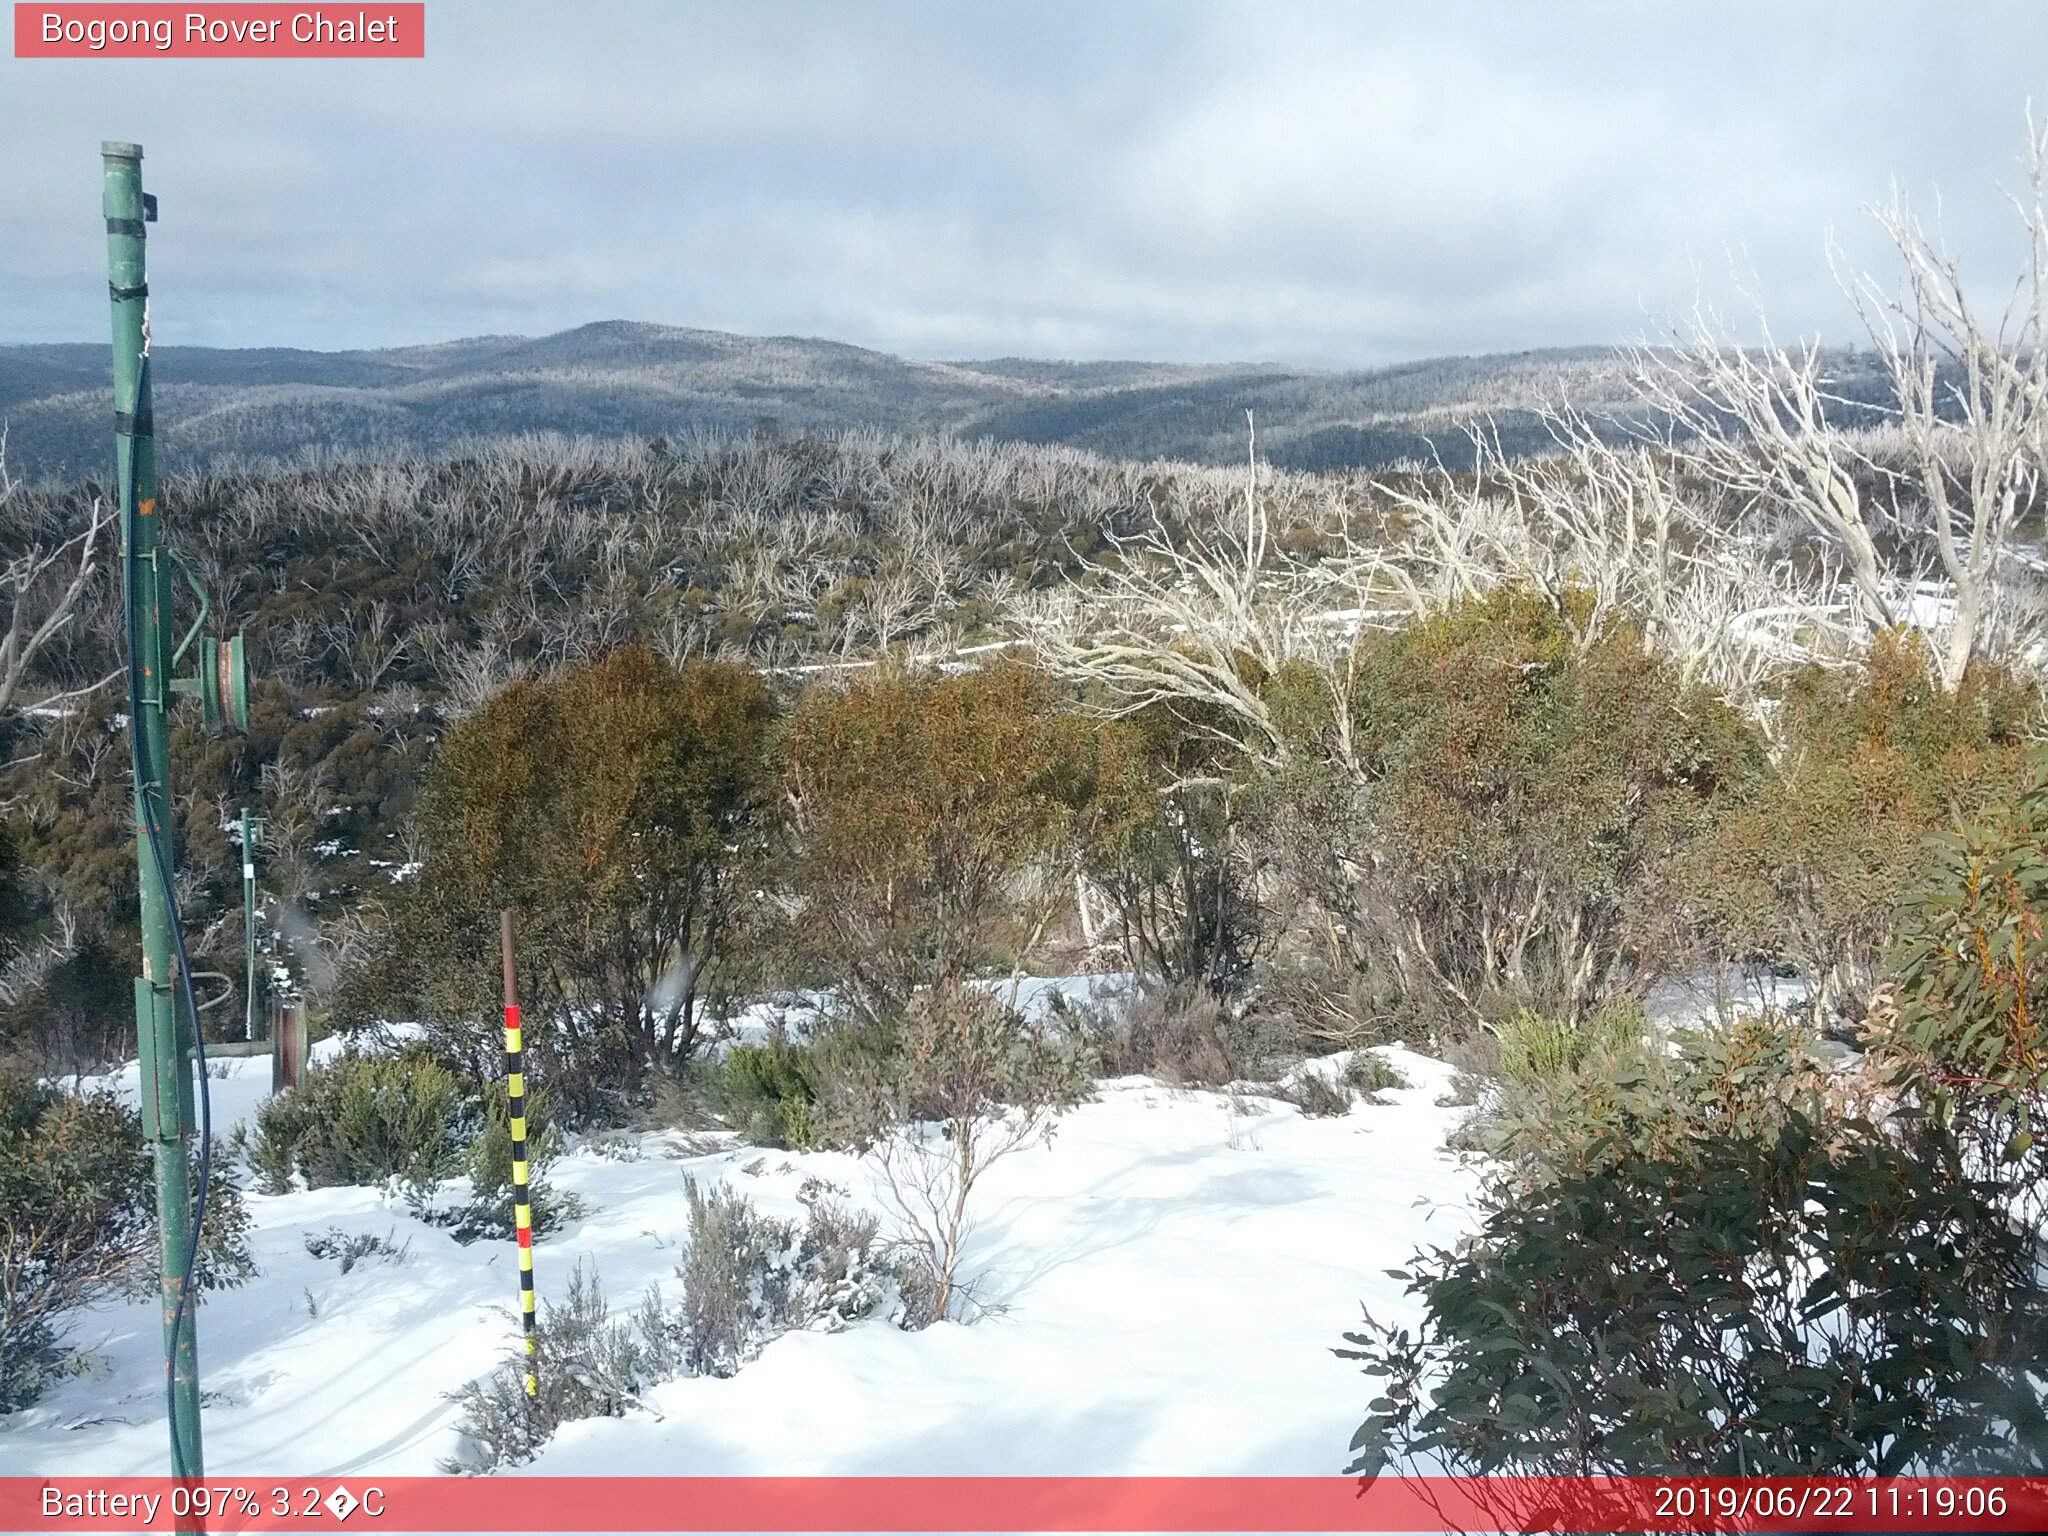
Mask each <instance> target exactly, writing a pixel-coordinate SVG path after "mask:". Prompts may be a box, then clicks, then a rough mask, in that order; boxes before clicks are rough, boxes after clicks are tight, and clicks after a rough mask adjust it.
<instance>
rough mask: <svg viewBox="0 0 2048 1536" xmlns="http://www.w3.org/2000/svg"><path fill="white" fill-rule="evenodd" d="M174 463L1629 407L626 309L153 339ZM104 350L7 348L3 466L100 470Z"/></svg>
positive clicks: (1268, 454) (1602, 378)
mask: <svg viewBox="0 0 2048 1536" xmlns="http://www.w3.org/2000/svg"><path fill="white" fill-rule="evenodd" d="M152 365H153V367H154V375H153V379H154V389H155V406H156V419H157V430H158V434H159V438H160V441H161V448H162V453H163V456H164V459H165V462H166V464H167V466H172V467H180V468H191V467H196V466H199V465H202V464H206V463H211V462H217V461H220V460H222V459H227V458H239V457H254V458H273V457H274V458H290V457H294V456H296V455H298V454H299V453H301V452H302V451H304V450H305V449H308V448H323V449H340V450H344V451H351V450H359V449H366V448H378V447H394V448H412V449H420V450H427V451H433V450H437V449H441V448H445V447H447V446H448V445H450V444H451V443H454V442H456V441H458V440H460V439H462V438H465V437H473V436H497V435H503V434H508V433H521V432H533V431H556V432H566V433H577V434H591V435H596V436H606V437H610V436H622V435H623V436H639V437H648V436H655V435H669V436H673V435H676V434H679V433H686V432H689V431H693V430H705V429H710V430H722V431H750V430H772V431H783V432H813V431H838V430H841V429H846V428H855V427H868V428H877V429H881V430H884V431H890V432H932V433H940V434H948V435H957V436H961V437H970V438H973V437H986V438H997V439H1004V440H1015V441H1022V442H1031V443H1065V444H1071V445H1073V446H1076V447H1081V448H1088V449H1092V450H1094V451H1096V452H1099V453H1103V454H1107V455H1110V456H1113V457H1122V458H1144V459H1150V458H1179V459H1188V460H1193V461H1196V462H1208V463H1223V462H1230V461H1233V460H1235V459H1237V458H1238V457H1240V456H1241V455H1242V454H1243V453H1244V439H1245V421H1244V413H1245V411H1246V410H1248V409H1249V410H1252V411H1254V412H1256V414H1257V419H1258V427H1259V445H1260V450H1261V454H1262V456H1263V457H1265V458H1268V459H1269V460H1271V461H1272V462H1274V463H1276V464H1279V465H1282V466H1284V467H1290V468H1300V469H1339V468H1349V467H1356V466H1375V465H1381V464H1386V463H1389V462H1391V461H1394V460H1397V459H1402V458H1414V457H1418V456H1421V455H1423V454H1425V453H1427V452H1428V451H1429V444H1430V442H1431V441H1432V440H1435V441H1437V442H1438V443H1440V444H1441V445H1442V446H1443V447H1444V448H1445V450H1446V451H1447V453H1448V454H1450V455H1453V456H1454V455H1455V454H1456V452H1457V450H1458V448H1459V447H1460V445H1461V444H1462V442H1463V430H1462V429H1463V428H1464V427H1465V426H1466V425H1467V424H1469V423H1471V422H1473V421H1476V420H1479V419H1481V418H1482V417H1485V416H1487V415H1489V414H1491V415H1492V416H1493V417H1494V419H1495V420H1496V423H1497V424H1498V425H1499V427H1500V428H1501V430H1502V432H1503V435H1504V437H1505V438H1506V439H1507V441H1508V442H1509V444H1510V446H1528V445H1529V444H1531V443H1533V442H1534V441H1535V438H1534V436H1533V434H1534V433H1535V431H1536V424H1535V419H1534V415H1533V412H1534V409H1535V408H1536V407H1537V406H1539V405H1540V404H1542V403H1544V402H1546V401H1553V400H1556V399H1557V398H1559V397H1561V396H1563V395H1566V394H1568V395H1569V397H1570V398H1571V399H1572V401H1573V402H1574V403H1575V404H1577V405H1579V406H1581V407H1587V408H1603V407H1605V408H1625V406H1626V402H1627V400H1628V390H1627V384H1626V380H1625V378H1624V376H1623V370H1622V367H1621V365H1620V362H1619V360H1618V359H1617V357H1616V356H1615V355H1614V354H1613V353H1611V352H1608V351H1605V350H1601V349H1594V348H1580V349H1572V350H1560V351H1549V352H1525V353H1515V354H1511V355H1504V356H1497V357H1476V358H1440V359H1435V360H1432V361H1429V362H1419V363H1406V364H1402V365H1400V366H1398V367H1393V368H1382V369H1374V370H1370V371H1366V372H1355V373H1324V372H1314V371H1310V370H1306V369H1298V368H1282V367H1256V366H1245V365H1235V364H1232V365H1217V366H1197V365H1183V364H1167V363H1143V362H1091V363H1067V362H1043V361H1036V360H1031V359H1024V358H998V359H996V360H994V361H989V362H920V361H915V360H912V359H908V358H900V357H893V356H890V355H889V354H887V353H883V352H872V351H868V350H866V349H864V348H861V347H854V346H847V345H845V344H843V343H839V342H831V341H815V340H808V339H803V338H797V337H787V336H778V337H752V336H733V335H727V334H725V333H722V332H718V331H696V330H685V329H680V328H676V327H672V326H661V325H645V324H638V323H635V322H630V321H619V320H614V321H605V322H601V323H599V324H595V325H586V326H581V327H579V328H577V329H576V330H572V331H563V332H561V333H560V334H558V335H553V336H541V337H527V336H478V337H471V338H469V339H466V340H462V341H450V342H442V343H438V344H435V345H431V346H417V347H397V348H392V349H389V350H383V351H362V352H306V351H299V350H296V349H292V348H285V347H260V348H250V349H247V350H228V349H221V348H211V347H164V348H161V349H159V350H158V351H157V352H156V353H155V354H154V355H153V357H152ZM109 388H110V385H109V373H108V357H107V348H106V347H105V346H104V345H92V344H86V343H77V344H53V345H37V346H14V347H0V424H4V425H5V426H6V427H7V429H8V433H9V438H8V456H9V460H10V462H11V463H12V465H13V466H14V469H15V471H16V473H19V474H26V475H31V476H51V477H62V478H71V477H77V476H81V475H96V474H98V473H100V472H101V470H102V468H103V466H104V465H105V464H106V462H107V459H108V456H109V454H110V452H111V445H110V442H109V437H108V431H109V427H108V418H109V414H110V411H111V403H110V399H109V395H108V390H109Z"/></svg>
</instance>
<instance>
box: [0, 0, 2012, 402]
mask: <svg viewBox="0 0 2048 1536" xmlns="http://www.w3.org/2000/svg"><path fill="white" fill-rule="evenodd" d="M371 9H374V7H371ZM2030 98H2032V99H2034V100H2036V101H2037V102H2038V103H2040V105H2041V107H2042V108H2043V110H2044V111H2048V5H2040V4H2033V3H2026V0H2020V3H2010V4H2007V3H1957V0H1950V3H1913V4H1902V3H1887V0H1855V3H1837V0H1806V3H1800V4H1792V5H1787V4H1784V3H1783V0H1777V3H1771V4H1752V3H1747V0H1714V3H1711V4H1709V3H1690V0H1688V3H1683V4H1681V3H1676V0H1636V3H1618V0H1606V3H1590V0H1543V3H1521V0H1429V3H1422V0H1416V3H1410V4H1391V3H1384V0H1352V3H1345V4H1334V3H1333V4H1312V3H1288V0H1256V3H1249V4H1237V3H1213V4H1212V3H1204V0H1158V3H1152V0H1116V3H1100V0H1098V3H1094V4H1067V3H1062V0H1028V3H1027V0H1011V3H1007V4H996V3H982V0H937V3H929V4H910V3H900V4H898V3H888V4H884V3H871V0H837V3H826V0H820V3H776V0H750V3H745V4H723V3H718V4H714V3H695V0H667V3H658V0H643V3H631V4H624V3H592V0H582V3H578V4H574V5H570V4H554V5H535V4H525V3H507V0H489V3H475V0H431V3H430V4H429V5H428V11H427V57H426V58H425V59H424V60H406V61H401V60H377V61H364V60H335V61H311V60H260V61H242V60H198V59H177V58H172V59H150V60H135V61H130V60H90V61H87V60H39V59H16V58H13V57H11V56H7V57H0V342H22V341H56V340H99V339H102V338H103V336H104V334H105V327H106V311H105V298H104V294H105V290H104V287H103V273H104V267H105V245H104V235H103V231H102V229H101V226H100V222H99V156H98V149H99V144H100V141H101V140H102V139H108V138H116V139H128V140H133V141H137V142H140V143H142V144H143V146H144V148H145V153H146V158H145V161H144V167H143V169H144V177H145V185H146V186H148V187H149V189H150V190H152V191H153V192H155V193H156V194H157V196H158V197H159V199H160V202H161V205H162V210H163V213H162V221H161V223H159V224H158V225H157V226H155V227H154V229H153V230H152V235H151V241H150V260H151V287H152V293H153V298H152V317H153V323H154V327H155V333H156V335H157V337H158V339H159V340H160V341H162V342H166V343H187V344H206V345H216V346H259V345H260V346H271V345H278V346H301V347H318V348H341V347H368V346H393V345H405V344H411V343H418V342H430V341H440V340H447V339H450V338H454V337H458V336H470V335H479V334H491V333H520V334H529V335H538V334H544V333H547V332H550V331H556V330H562V329H566V328H568V327H571V326H575V325H580V324H583V323H586V322H589V321H594V320H607V319H633V320H647V321H655V322H659V323H663V324H669V325H683V326H697V327H704V328H708V329H715V330H730V331H739V332H744V333H751V334H768V335H803V336H823V337H830V338H833V339H836V340H841V341H848V342H853V343H856V344H859V345H862V346H869V347H875V348H879V349H882V350H885V351H890V352H897V353H902V354H905V355H909V356H914V357H926V358H967V357H995V356H1028V357H1045V358H1070V359H1094V358H1146V359H1159V360H1170V361H1180V362H1226V361H1231V362H1245V361H1262V362H1277V363H1289V364H1295V365H1306V366H1315V367H1331V368H1344V367H1370V366H1376V365H1381V364H1385V363H1390V362H1396V361H1401V360H1405V359H1411V358H1420V357H1430V356H1440V355H1445V354H1459V353H1481V352H1503V351H1516V350H1522V349H1526V348H1532V347H1543V346H1560V345H1574V344H1599V343H1614V342H1625V341H1633V340H1639V339H1642V338H1644V337H1646V336H1654V335H1655V334H1657V331H1658V328H1659V326H1660V325H1661V324H1663V323H1664V322H1665V321H1666V320H1667V319H1668V318H1669V317H1671V316H1672V315H1674V314H1676V313H1678V312H1681V311H1683V310H1685V309H1686V308H1688V307H1690V306H1691V305H1692V304H1693V303H1694V302H1695V300H1696V299H1699V298H1701V297H1704V298H1705V299H1707V300H1708V301H1710V302H1713V303H1715V304H1717V305H1723V306H1727V307H1731V308H1735V309H1738V310H1743V311H1744V312H1747V306H1748V305H1749V302H1750V300H1749V298H1748V297H1743V295H1748V296H1753V297H1754V298H1755V300H1756V301H1757V302H1758V303H1759V304H1760V306H1761V308H1762V310H1763V312H1764V313H1767V314H1768V316H1769V317H1770V320H1771V323H1772V325H1773V327H1774V329H1776V330H1778V331H1780V332H1783V333H1788V334H1790V333H1797V334H1805V333H1812V332H1818V333H1819V334H1821V335H1823V336H1825V337H1827V338H1829V339H1833V340H1848V339H1852V337H1853V325H1854V321H1853V316H1852V315H1851V314H1850V312H1849V310H1848V307H1847V306H1846V304H1845V303H1844V301H1843V299H1842V296H1841V292H1840V289H1839V286H1838V283H1837V277H1836V271H1835V269H1834V264H1833V263H1831V260H1830V255H1829V247H1830V241H1831V240H1832V241H1834V242H1836V243H1837V244H1838V246H1839V248H1840V251H1841V253H1842V258H1843V259H1846V261H1847V262H1848V263H1849V265H1851V266H1853V267H1856V268H1858V269H1864V268H1868V269H1872V270H1875V271H1878V272H1880V273H1883V272H1885V271H1886V270H1887V268H1886V267H1885V264H1884V259H1883V258H1884V251H1883V248H1882V246H1881V245H1880V244H1878V243H1877V242H1876V240H1875V237H1874V230H1873V226H1872V224H1871V221H1870V218H1869V214H1868V211H1867V210H1868V208H1869V205H1870V204H1872V203H1873V202H1876V201H1879V200H1882V199H1884V198H1885V197H1887V196H1888V195H1889V192H1890V189H1891V188H1892V186H1893V184H1894V183H1895V182H1896V183H1897V184H1898V185H1899V186H1901V187H1903V188H1904V189H1906V190H1907V191H1908V192H1909V193H1910V194H1911V195H1912V196H1913V197H1914V199H1915V201H1916V203H1917V204H1918V205H1919V206H1921V207H1922V208H1923V210H1924V211H1926V212H1927V214H1928V215H1929V216H1930V217H1932V216H1933V214H1934V212H1935V210H1936V208H1937V206H1938V208H1939V213H1940V219H1941V225H1942V229H1943V232H1944V236H1945V238H1946V239H1947V241H1948V243H1949V244H1950V245H1951V246H1952V247H1953V249H1954V250H1955V251H1956V252H1957V253H1958V254H1959V255H1960V256H1961V257H1962V259H1963V260H1964V263H1965V269H1966V271H1968V272H1969V273H1971V274H1972V277H1973V282H1974V283H1975V284H1976V286H1977V288H1978V291H1979V292H1980V293H1982V294H1984V295H1985V296H1986V297H1987V299H1989V300H1993V301H1995V300H1996V299H1998V298H2000V297H2002V288H2001V286H2000V285H2001V282H2009V280H2010V278H2011V276H2012V275H2013V274H2014V273H2015V272H2016V271H2017V270H2018V268H2017V263H2018V260H2019V258H2020V255H2021V254H2022V248H2021V247H2020V246H2019V244H2017V242H2016V240H2015V238H2014V227H2015V226H2014V220H2013V216H2012V213H2011V210H2010V209H2009V207H2008V206H2007V205H2006V204H2004V202H2003V201H2002V200H2001V197H2000V192H1999V189H2000V187H2001V186H2007V187H2010V186H2014V185H2016V184H2017V183H2018V181H2019V177H2020V174H2021V172H2020V164H2019V157H2020V151H2021V149H2022V148H2023V146H2024V143H2025V139H2026V110H2027V104H2028V102H2029V99H2030ZM1937 199H1938V202H1937Z"/></svg>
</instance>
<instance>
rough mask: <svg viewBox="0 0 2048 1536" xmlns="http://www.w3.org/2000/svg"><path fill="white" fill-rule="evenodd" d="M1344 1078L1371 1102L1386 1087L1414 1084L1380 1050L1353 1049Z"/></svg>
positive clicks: (1407, 1086)
mask: <svg viewBox="0 0 2048 1536" xmlns="http://www.w3.org/2000/svg"><path fill="white" fill-rule="evenodd" d="M1343 1080H1344V1083H1345V1085H1346V1086H1347V1087H1350V1088H1355V1089H1357V1090H1358V1092H1360V1093H1362V1094H1364V1095H1365V1097H1366V1100H1367V1102H1369V1103H1371V1102H1376V1100H1375V1098H1374V1096H1375V1095H1376V1094H1379V1093H1381V1092H1384V1091H1385V1090H1386V1089H1389V1088H1409V1087H1413V1086H1414V1085H1413V1084H1411V1083H1410V1082H1409V1081H1408V1079H1407V1078H1405V1077H1403V1076H1402V1075H1401V1074H1400V1072H1399V1071H1398V1070H1396V1068H1395V1067H1394V1066H1393V1064H1392V1063H1391V1062H1389V1061H1388V1060H1387V1059H1386V1057H1384V1056H1382V1055H1381V1054H1380V1053H1379V1052H1378V1051H1353V1052H1352V1053H1351V1057H1350V1059H1349V1060H1348V1061H1346V1062H1345V1063H1344V1074H1343Z"/></svg>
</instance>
